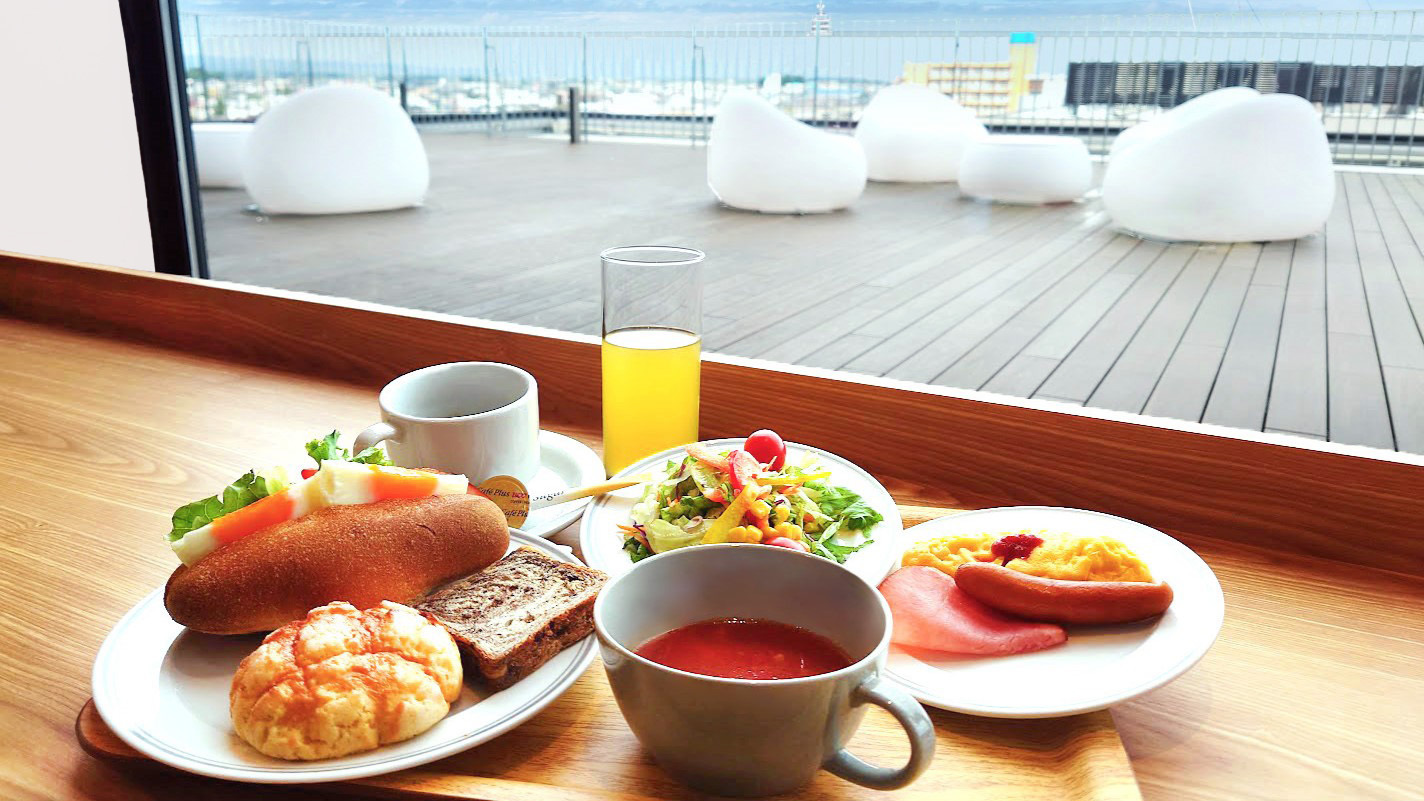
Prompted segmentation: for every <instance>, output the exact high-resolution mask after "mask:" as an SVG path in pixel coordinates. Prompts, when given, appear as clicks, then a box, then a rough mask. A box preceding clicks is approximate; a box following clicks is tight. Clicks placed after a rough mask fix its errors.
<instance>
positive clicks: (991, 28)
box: [181, 11, 1424, 165]
mask: <svg viewBox="0 0 1424 801" xmlns="http://www.w3.org/2000/svg"><path fill="white" fill-rule="evenodd" d="M181 25H182V35H183V47H184V54H185V58H186V61H187V68H188V91H189V104H190V110H191V112H192V118H193V119H194V120H219V119H223V120H232V119H238V120H242V119H253V118H255V117H256V116H257V115H259V114H261V113H262V112H263V111H264V110H266V109H267V108H269V107H270V106H271V105H272V104H273V103H276V102H279V101H280V100H281V99H282V98H283V97H285V96H287V95H290V94H291V93H293V92H295V91H298V90H300V89H303V88H306V87H309V86H316V85H320V84H324V83H330V82H356V83H363V84H367V85H371V86H374V87H377V88H379V89H381V90H382V91H386V92H389V93H390V94H391V95H392V96H395V97H398V98H400V100H401V102H402V103H403V105H404V106H405V107H406V108H407V110H408V111H409V112H410V114H411V116H412V118H413V119H414V120H416V122H417V123H418V124H421V125H444V126H466V127H470V128H472V129H475V130H481V131H488V132H490V133H499V132H554V133H565V132H567V130H568V127H569V124H570V120H569V118H568V115H569V105H568V97H569V94H570V93H569V88H570V87H574V88H576V89H577V95H578V97H579V101H580V102H579V103H578V105H577V107H576V108H577V112H576V113H577V114H578V115H579V119H578V120H577V126H576V127H577V128H578V129H579V130H580V131H581V132H583V133H586V134H593V135H600V134H603V135H620V136H642V137H657V138H663V139H667V138H676V139H683V140H686V141H689V142H693V143H696V142H700V141H702V140H704V139H705V138H706V135H707V129H708V124H709V123H710V120H711V116H712V113H713V111H714V110H715V109H716V106H717V103H718V102H719V101H720V100H721V98H722V96H723V95H724V94H725V93H726V92H727V91H729V90H731V89H733V88H746V89H751V90H754V91H758V92H760V93H762V95H763V96H765V97H767V98H768V99H770V100H771V101H772V102H774V103H776V104H777V105H778V106H780V107H781V108H783V109H784V110H786V111H787V112H788V113H790V114H793V115H794V116H796V117H798V118H800V119H802V120H805V121H807V122H810V123H812V124H815V125H822V126H830V127H847V128H848V127H851V126H853V125H854V124H855V120H856V118H857V116H858V114H859V112H860V110H861V109H862V108H864V106H865V104H866V103H867V102H869V99H870V98H871V96H873V95H874V93H875V91H876V90H877V89H879V88H880V87H882V86H885V85H887V84H890V83H894V82H896V81H900V80H907V79H908V80H917V81H922V82H929V83H931V85H935V86H937V87H938V88H941V89H942V90H944V91H946V92H947V93H949V94H953V95H955V96H956V97H957V98H958V99H960V100H961V102H965V103H966V104H977V105H976V106H975V109H976V112H977V113H978V114H979V116H980V118H981V119H982V120H983V121H984V122H985V123H986V124H987V125H989V127H990V129H991V130H997V131H1016V132H1041V133H1059V134H1072V135H1077V136H1080V137H1082V138H1083V139H1084V140H1085V141H1086V142H1087V143H1088V145H1089V147H1090V148H1091V149H1092V150H1094V151H1095V152H1105V151H1106V150H1107V148H1108V146H1109V145H1110V143H1111V141H1112V138H1113V136H1115V135H1116V133H1117V132H1118V131H1120V130H1121V129H1122V128H1124V127H1127V126H1129V125H1132V124H1133V123H1135V122H1138V121H1140V120H1142V119H1145V118H1147V117H1150V116H1152V115H1155V114H1159V113H1161V111H1162V110H1163V108H1165V107H1169V106H1170V105H1172V104H1174V103H1176V102H1180V101H1181V100H1183V99H1186V98H1187V97H1190V96H1194V94H1196V93H1199V92H1200V91H1208V90H1210V89H1213V88H1217V87H1218V86H1226V85H1250V86H1256V87H1257V88H1260V89H1262V91H1291V92H1294V93H1296V94H1299V95H1301V96H1303V97H1306V98H1307V99H1310V100H1311V101H1312V102H1314V103H1315V105H1316V107H1317V108H1318V109H1320V112H1321V114H1322V119H1323V120H1324V123H1325V127H1326V130H1327V133H1328V135H1329V136H1330V139H1331V148H1332V152H1333V153H1334V156H1335V159H1336V160H1337V161H1338V162H1342V163H1373V164H1393V165H1404V164H1412V165H1419V164H1424V141H1421V132H1420V130H1419V121H1420V117H1421V112H1420V101H1421V99H1424V98H1421V92H1424V80H1421V79H1420V78H1421V70H1420V69H1418V68H1419V67H1421V66H1424V12H1416V11H1381V12H1321V13H1294V12H1283V13H1260V14H1256V13H1231V14H1210V15H1197V16H1195V17H1188V16H1186V15H1139V16H1133V15H1113V16H1093V17H1083V16H1075V17H1068V16H1051V17H976V18H967V19H958V20H915V21H899V22H893V21H886V22H871V21H863V20H849V21H846V20H834V21H833V23H832V25H831V30H830V32H829V33H828V34H824V35H813V33H812V27H811V25H810V18H809V16H808V18H807V21H806V23H805V24H792V23H769V24H739V25H725V26H720V27H708V28H702V27H698V28H687V29H681V30H637V31H633V30H574V29H557V28H467V27H458V26H449V25H444V26H422V25H400V26H385V25H369V24H351V23H332V22H316V21H309V20H294V19H254V18H239V17H229V16H196V15H185V16H184V17H183V18H182V20H181ZM1024 34H1031V36H1025V35H1024ZM1028 40H1031V41H1028Z"/></svg>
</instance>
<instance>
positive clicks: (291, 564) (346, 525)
mask: <svg viewBox="0 0 1424 801" xmlns="http://www.w3.org/2000/svg"><path fill="white" fill-rule="evenodd" d="M508 548H509V528H508V527H507V525H506V523H505V519H504V513H503V512H501V511H500V510H499V507H497V506H495V505H494V504H493V503H492V502H491V501H490V500H489V499H487V498H482V497H480V496H478V495H443V496H437V497H432V498H420V499H418V500H409V499H402V500H389V501H378V502H376V503H367V504H358V505H352V506H329V507H327V508H325V509H319V510H317V511H315V512H312V513H311V514H309V515H306V516H305V517H301V518H298V519H296V520H289V521H287V522H285V523H278V524H277V525H274V526H270V527H268V528H266V529H263V530H262V531H258V532H257V533H255V534H252V535H250V536H247V537H244V538H242V539H240V540H237V541H236V542H233V543H231V544H229V545H226V546H224V547H222V548H219V549H218V550H216V551H214V552H213V553H212V554H210V555H208V556H207V557H205V558H204V559H203V560H202V561H200V562H198V563H197V564H195V565H193V566H191V567H187V566H182V567H179V568H178V569H177V570H175V571H173V575H172V576H171V577H170V578H169V579H168V586H167V587H166V588H165V589H164V593H163V603H164V606H166V607H167V608H168V614H169V615H170V616H171V617H172V618H173V619H174V620H175V621H176V622H178V623H180V624H182V625H184V626H187V627H188V628H190V629H194V630H197V631H202V632H207V633H209V634H247V633H250V632H256V631H272V630H273V629H276V628H278V627H280V626H284V625H286V624H287V623H289V622H291V621H293V620H298V619H300V618H302V617H303V616H305V615H306V614H307V612H308V610H311V609H313V608H315V607H318V606H323V605H325V604H328V603H330V602H332V601H346V602H348V603H350V604H353V605H354V606H356V607H358V608H365V607H371V606H376V605H377V604H379V603H380V602H381V601H395V602H397V603H413V602H415V601H417V600H419V599H420V598H421V597H422V596H424V595H425V594H426V593H427V592H429V591H430V590H431V589H433V588H435V587H437V586H439V585H440V584H443V583H445V582H447V581H450V580H451V579H455V578H459V577H460V576H464V575H468V574H470V573H473V572H475V571H477V570H481V569H483V568H485V567H487V566H488V565H490V564H492V563H494V562H495V561H496V560H498V559H499V558H500V557H502V556H504V552H505V551H506V550H508Z"/></svg>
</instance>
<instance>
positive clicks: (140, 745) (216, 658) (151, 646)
mask: <svg viewBox="0 0 1424 801" xmlns="http://www.w3.org/2000/svg"><path fill="white" fill-rule="evenodd" d="M520 545H528V546H531V547H534V548H538V549H539V550H541V551H544V552H545V553H547V554H549V555H551V556H554V557H555V558H557V559H559V560H561V561H564V562H570V563H574V564H577V563H578V560H577V559H575V558H574V556H573V554H572V552H571V551H570V550H569V549H568V548H566V547H564V546H561V545H556V544H553V543H550V542H547V541H545V540H543V539H539V538H537V537H531V536H529V535H527V534H520V533H518V532H510V549H511V550H513V549H514V548H517V547H519V546H520ZM261 642H262V635H260V634H253V635H244V636H236V637H221V636H216V635H211V634H199V633H197V632H192V631H188V630H187V629H185V628H183V627H182V626H180V625H178V624H177V623H174V622H173V620H172V619H171V618H169V617H168V613H167V612H166V611H165V610H164V608H163V591H162V590H157V591H155V592H154V593H153V594H151V595H149V596H148V597H147V598H145V599H143V600H142V601H141V602H139V604H138V605H137V606H135V607H134V608H133V609H131V610H129V612H128V613H127V614H126V615H124V617H123V618H122V619H120V620H119V622H118V624H117V625H115V626H114V629H113V631H111V632H110V633H109V636H108V637H107V638H106V639H105V640H104V644H103V645H102V646H101V647H100V648H99V655H98V656H97V657H96V658H95V660H94V674H93V691H94V705H95V706H96V707H97V708H98V710H99V714H100V716H102V717H103V718H104V722H105V723H107V724H109V728H111V729H113V730H114V733H115V734H117V735H118V736H119V738H120V739H122V740H123V741H124V742H126V743H128V744H129V745H131V746H133V747H134V748H135V749H137V750H138V751H140V752H142V753H144V754H146V755H148V756H150V757H152V758H153V759H156V760H158V761H159V762H162V763H164V764H167V765H171V766H173V767H175V768H180V769H182V770H186V771H190V772H192V773H197V774H201V775H203V776H213V777H216V778H219V779H231V780H234V781H243V782H260V783H268V784H299V783H307V782H327V781H340V780H344V779H357V778H361V777H364V776H376V775H379V774H383V773H391V772H393V771H397V770H402V769H404V768H409V767H413V766H416V765H423V764H425V763H427V762H434V761H435V760H437V759H440V758H442V757H447V756H450V755H451V754H454V753H458V752H460V751H464V750H465V749H467V748H472V747H474V746H476V745H479V744H480V743H483V742H486V741H488V740H492V739H494V738H495V737H498V736H499V735H501V734H504V733H505V732H507V731H509V730H510V729H513V728H514V727H515V726H518V725H519V724H520V723H523V722H524V721H526V720H528V719H529V718H531V717H533V716H534V715H535V714H537V713H538V712H539V711H540V710H541V709H543V708H544V707H545V706H547V705H548V704H549V703H550V702H551V701H553V700H554V699H555V698H558V697H559V696H560V695H562V694H563V692H564V691H565V690H567V689H568V688H569V686H570V685H572V684H573V683H574V681H575V680H577V679H578V677H579V676H580V675H582V674H583V672H584V671H585V670H587V669H588V666H589V664H590V663H592V662H593V657H594V654H595V653H597V651H598V646H597V644H596V643H595V642H594V637H593V636H592V635H589V636H588V637H585V638H584V639H583V640H581V641H580V642H578V643H577V644H575V645H573V646H571V647H569V648H566V649H565V650H564V651H563V652H561V653H559V654H558V655H557V656H555V657H554V658H553V659H551V660H549V662H548V663H546V664H544V665H543V666H542V667H540V668H539V669H538V670H536V671H534V672H533V673H532V674H530V675H529V676H527V677H525V678H524V679H523V680H522V681H520V682H518V683H516V684H514V685H513V686H511V687H508V688H506V689H504V690H501V691H499V692H495V693H488V692H486V691H484V690H477V689H475V688H474V687H472V686H471V682H470V681H469V680H468V677H467V680H466V682H465V684H464V686H463V687H462V688H461V690H460V697H459V698H457V699H456V700H455V702H454V703H453V704H451V705H450V714H449V715H447V716H446V717H445V718H444V719H443V720H441V721H440V722H439V723H437V724H435V726H434V727H432V728H431V729H429V730H428V731H426V732H424V733H422V734H419V735H416V736H415V737H412V738H411V739H409V740H406V741H404V742H399V743H392V744H390V745H384V746H381V747H380V748H377V749H376V750H374V751H367V752H365V753H361V754H353V755H351V756H346V757H339V758H336V759H325V760H320V761H314V762H288V761H285V760H281V759H272V758H270V757H266V756H263V755H262V754H260V753H258V752H257V751H256V750H255V749H253V748H252V747H251V746H249V745H247V743H245V742H243V741H242V740H241V739H240V738H239V737H238V736H237V734H236V733H235V732H234V731H233V728H232V719H231V718H230V717H229V714H228V689H229V687H230V686H231V684H232V676H233V673H235V672H236V671H237V665H238V663H239V662H241V661H242V659H243V657H245V656H247V655H248V654H249V653H251V652H252V651H253V650H255V649H256V648H257V646H258V645H259V644H261Z"/></svg>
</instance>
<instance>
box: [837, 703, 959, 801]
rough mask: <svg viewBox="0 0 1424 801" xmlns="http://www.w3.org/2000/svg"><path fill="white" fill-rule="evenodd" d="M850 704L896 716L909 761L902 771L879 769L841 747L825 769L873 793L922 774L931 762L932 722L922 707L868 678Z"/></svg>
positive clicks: (906, 781) (933, 739) (932, 756)
mask: <svg viewBox="0 0 1424 801" xmlns="http://www.w3.org/2000/svg"><path fill="white" fill-rule="evenodd" d="M851 701H852V703H856V704H863V703H872V704H875V705H876V706H878V707H880V708H881V709H884V710H885V711H886V712H889V713H890V714H891V715H894V716H895V720H898V721H899V722H900V725H901V726H903V727H905V733H906V734H908V735H909V736H910V761H909V762H906V763H905V766H904V767H902V768H882V767H879V766H878V765H872V764H870V763H869V762H866V761H865V760H863V759H861V758H860V757H857V756H855V755H853V754H851V752H849V751H847V750H845V749H844V748H842V749H840V750H839V751H837V752H836V753H835V754H833V755H832V756H831V759H830V761H829V762H827V763H826V770H829V771H830V772H831V773H834V774H835V775H837V776H839V777H841V778H842V779H845V780H846V781H852V782H855V783H856V784H860V785H864V786H866V787H870V788H873V789H876V790H894V789H896V788H899V787H904V786H905V785H907V784H909V783H910V782H912V781H914V780H915V779H916V778H918V777H919V775H920V774H921V773H924V772H925V768H928V767H929V766H930V760H932V759H934V752H935V732H934V723H932V722H931V721H930V716H929V715H927V714H925V708H924V707H922V706H920V704H919V702H918V701H916V700H915V699H914V698H911V697H910V695H909V694H908V693H906V692H905V691H904V690H901V689H899V688H898V687H894V686H892V685H890V684H889V683H888V682H883V681H881V680H880V677H879V676H871V677H869V678H867V679H866V680H865V681H864V682H861V684H860V686H859V687H856V688H855V692H854V693H852V699H851Z"/></svg>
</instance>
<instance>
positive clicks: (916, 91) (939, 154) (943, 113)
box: [855, 84, 989, 182]
mask: <svg viewBox="0 0 1424 801" xmlns="http://www.w3.org/2000/svg"><path fill="white" fill-rule="evenodd" d="M988 135H989V131H988V130H987V129H986V128H985V127H984V124H983V123H981V122H979V120H977V119H975V118H974V113H973V112H972V111H970V110H969V109H966V108H964V107H963V106H961V105H959V104H958V103H956V102H954V101H953V100H951V99H949V98H948V97H945V95H944V94H943V93H942V92H937V91H935V90H934V89H930V88H929V87H927V86H919V85H916V84H895V85H894V86H887V87H885V88H884V89H881V90H880V91H879V92H876V93H875V97H874V98H872V99H871V101H870V104H869V105H867V106H866V107H865V111H864V112H862V113H861V116H860V122H859V123H858V124H857V125H856V127H855V138H856V140H857V141H859V142H860V144H861V146H862V147H864V148H865V164H866V171H867V174H868V175H869V177H870V180H872V181H902V182H919V181H953V180H955V179H956V178H958V177H959V162H960V160H962V159H963V158H964V150H965V148H966V147H968V145H969V143H970V142H974V141H976V140H979V139H983V138H984V137H986V136H988Z"/></svg>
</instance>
